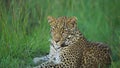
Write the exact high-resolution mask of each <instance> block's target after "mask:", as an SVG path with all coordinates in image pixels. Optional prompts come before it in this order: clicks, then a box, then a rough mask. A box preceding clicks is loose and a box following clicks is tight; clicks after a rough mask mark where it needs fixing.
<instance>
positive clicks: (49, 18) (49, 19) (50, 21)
mask: <svg viewBox="0 0 120 68" xmlns="http://www.w3.org/2000/svg"><path fill="white" fill-rule="evenodd" d="M47 19H48V23H52V22H53V21H55V18H54V17H52V16H48V17H47Z"/></svg>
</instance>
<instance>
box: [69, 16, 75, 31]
mask: <svg viewBox="0 0 120 68" xmlns="http://www.w3.org/2000/svg"><path fill="white" fill-rule="evenodd" d="M76 21H77V18H76V17H75V16H74V17H71V18H69V19H68V26H69V28H71V29H72V28H76V27H77V23H76Z"/></svg>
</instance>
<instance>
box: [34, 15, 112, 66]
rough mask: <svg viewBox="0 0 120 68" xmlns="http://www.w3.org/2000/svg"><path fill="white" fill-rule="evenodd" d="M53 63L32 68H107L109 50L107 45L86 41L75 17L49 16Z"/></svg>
mask: <svg viewBox="0 0 120 68" xmlns="http://www.w3.org/2000/svg"><path fill="white" fill-rule="evenodd" d="M48 23H49V24H50V27H51V31H50V32H51V37H52V43H53V44H52V45H53V46H54V48H55V49H56V53H55V54H54V56H53V58H54V62H51V61H47V62H44V63H42V64H40V65H38V66H36V67H34V68H109V67H110V65H111V49H110V48H109V46H108V45H107V44H104V43H101V42H91V41H88V40H87V39H86V38H85V37H84V35H83V34H82V32H81V31H80V30H79V29H78V27H77V18H76V17H66V16H63V17H59V18H54V17H51V16H49V17H48Z"/></svg>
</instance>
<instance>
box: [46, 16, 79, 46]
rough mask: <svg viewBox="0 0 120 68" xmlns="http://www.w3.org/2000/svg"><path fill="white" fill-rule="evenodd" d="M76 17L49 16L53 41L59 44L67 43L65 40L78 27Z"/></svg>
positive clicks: (56, 44)
mask: <svg viewBox="0 0 120 68" xmlns="http://www.w3.org/2000/svg"><path fill="white" fill-rule="evenodd" d="M76 20H77V19H76V17H71V18H68V17H59V18H54V17H51V16H48V23H49V24H50V29H51V31H50V32H51V37H52V43H53V44H54V45H55V46H57V48H59V47H61V46H65V45H67V44H66V43H65V42H66V40H67V38H69V36H70V35H71V33H73V32H74V31H75V29H76V26H77V24H76Z"/></svg>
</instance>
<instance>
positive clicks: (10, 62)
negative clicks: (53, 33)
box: [0, 0, 120, 68]
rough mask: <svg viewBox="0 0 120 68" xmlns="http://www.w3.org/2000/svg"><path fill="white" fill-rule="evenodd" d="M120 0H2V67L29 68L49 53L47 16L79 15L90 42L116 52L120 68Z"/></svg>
mask: <svg viewBox="0 0 120 68" xmlns="http://www.w3.org/2000/svg"><path fill="white" fill-rule="evenodd" d="M119 4H120V0H0V68H26V67H28V66H33V62H32V59H33V58H34V57H37V56H41V55H45V54H46V53H48V52H49V41H48V40H49V39H50V33H49V29H50V28H49V24H48V23H47V16H54V17H59V16H70V17H71V16H76V17H77V18H78V21H77V22H78V27H79V29H80V30H81V32H82V33H83V34H84V35H85V36H86V38H87V39H88V40H90V41H98V42H104V43H107V44H108V45H109V47H110V48H111V50H112V65H111V68H119V67H120V5H119Z"/></svg>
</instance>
